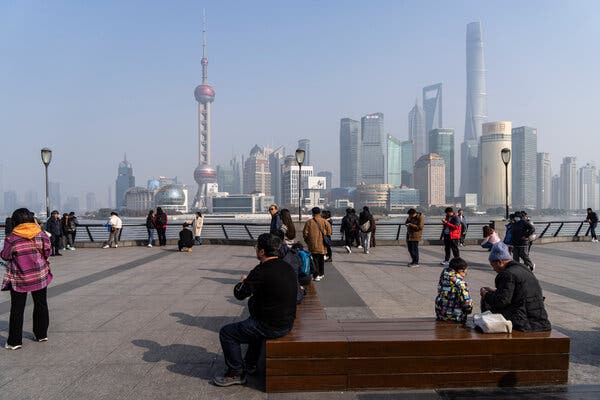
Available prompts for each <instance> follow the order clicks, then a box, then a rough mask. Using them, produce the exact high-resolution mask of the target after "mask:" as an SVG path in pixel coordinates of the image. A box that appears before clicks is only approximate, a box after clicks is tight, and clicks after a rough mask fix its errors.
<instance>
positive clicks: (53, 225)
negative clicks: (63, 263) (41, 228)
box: [46, 210, 62, 256]
mask: <svg viewBox="0 0 600 400" xmlns="http://www.w3.org/2000/svg"><path fill="white" fill-rule="evenodd" d="M46 230H47V231H48V232H50V234H51V235H52V236H51V237H50V243H52V255H53V256H62V254H60V251H59V250H60V238H61V236H62V228H61V225H60V218H59V215H58V211H56V210H54V211H52V213H51V214H50V219H48V221H46Z"/></svg>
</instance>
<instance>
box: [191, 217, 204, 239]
mask: <svg viewBox="0 0 600 400" xmlns="http://www.w3.org/2000/svg"><path fill="white" fill-rule="evenodd" d="M203 226H204V217H203V216H202V213H201V212H200V211H196V216H195V217H194V221H193V222H192V232H194V242H195V243H196V244H197V245H201V244H202V227H203Z"/></svg>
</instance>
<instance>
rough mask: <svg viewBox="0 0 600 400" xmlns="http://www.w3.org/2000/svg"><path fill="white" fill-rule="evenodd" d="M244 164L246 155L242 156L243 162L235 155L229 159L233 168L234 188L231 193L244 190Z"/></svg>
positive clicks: (238, 192)
mask: <svg viewBox="0 0 600 400" xmlns="http://www.w3.org/2000/svg"><path fill="white" fill-rule="evenodd" d="M243 164H244V157H242V162H241V163H240V162H239V161H238V159H237V157H233V158H232V159H231V160H230V161H229V166H230V167H231V169H232V170H233V189H232V191H231V193H233V194H242V193H243V192H244V189H243V182H244V168H242V165H243Z"/></svg>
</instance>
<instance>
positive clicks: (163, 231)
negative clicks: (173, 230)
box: [154, 207, 169, 246]
mask: <svg viewBox="0 0 600 400" xmlns="http://www.w3.org/2000/svg"><path fill="white" fill-rule="evenodd" d="M168 222H169V217H168V216H167V214H166V213H165V212H164V211H163V209H162V208H160V207H157V208H156V218H155V219H154V225H155V226H156V233H157V235H158V245H159V246H166V245H167V223H168Z"/></svg>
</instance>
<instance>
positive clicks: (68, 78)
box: [0, 0, 600, 201]
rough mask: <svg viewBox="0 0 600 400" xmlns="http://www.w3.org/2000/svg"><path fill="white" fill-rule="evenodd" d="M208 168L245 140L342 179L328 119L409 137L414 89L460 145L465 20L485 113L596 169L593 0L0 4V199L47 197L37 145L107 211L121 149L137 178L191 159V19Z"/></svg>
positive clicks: (9, 0) (598, 57) (180, 167)
mask: <svg viewBox="0 0 600 400" xmlns="http://www.w3.org/2000/svg"><path fill="white" fill-rule="evenodd" d="M203 8H205V9H206V14H207V19H208V58H209V82H210V83H211V84H212V85H213V87H214V88H215V91H216V99H215V102H214V105H213V138H212V152H213V164H217V163H220V162H221V163H222V162H227V160H229V159H230V158H231V156H233V155H240V154H247V153H248V152H249V150H250V148H251V147H252V146H253V145H254V144H269V145H270V144H273V145H277V144H284V145H285V146H286V149H287V150H288V152H291V151H293V150H295V148H296V143H297V139H299V138H304V137H306V138H309V139H311V140H312V149H313V155H312V159H313V160H314V164H315V165H316V168H317V169H319V170H321V169H328V170H333V171H334V173H335V178H334V179H335V181H338V179H339V174H338V169H339V154H338V152H339V150H338V141H339V119H340V118H342V117H352V118H356V119H358V118H360V116H362V115H364V114H367V113H371V112H377V111H381V112H383V113H384V114H385V130H386V133H391V134H393V135H396V136H398V137H400V138H406V137H407V114H408V112H409V110H410V108H411V107H412V105H413V104H414V101H415V97H417V96H419V97H420V94H421V89H422V87H423V86H426V85H429V84H432V83H437V82H443V84H444V125H445V126H446V127H449V128H454V129H455V130H456V136H457V138H456V139H457V143H456V146H457V149H459V148H460V147H459V146H460V142H462V136H463V131H464V114H465V96H466V94H465V91H466V88H465V31H466V24H467V23H469V22H472V21H476V20H480V21H481V22H482V25H483V35H484V52H485V62H486V68H487V70H488V73H487V88H488V115H489V117H488V120H489V121H493V120H510V121H513V126H520V125H529V126H533V127H536V128H538V135H539V143H538V144H539V151H547V152H550V153H551V154H552V159H553V167H554V171H553V172H554V173H557V172H558V166H559V164H560V161H561V159H562V157H563V156H566V155H575V156H577V161H578V165H582V164H583V163H585V162H588V161H595V162H597V161H599V158H600V157H599V156H598V148H599V145H600V139H598V137H597V135H596V133H595V131H596V130H597V129H598V126H600V111H599V105H600V83H599V82H600V79H599V77H598V75H597V74H598V66H599V65H600V52H599V51H598V48H599V46H600V44H599V39H600V17H599V15H600V2H596V1H547V0H543V1H527V2H522V1H495V2H491V1H485V2H483V1H462V2H461V1H452V2H448V1H429V2H426V1H373V2H364V1H341V0H340V1H326V2H324V1H303V2H291V1H289V2H285V1H284V2H282V1H272V2H266V1H252V2H250V1H206V2H200V1H168V2H167V1H161V2H158V1H102V2H81V1H71V2H65V1H17V0H14V1H13V0H0V52H1V61H0V134H1V137H2V142H1V143H2V152H1V154H0V162H2V164H3V170H4V172H3V175H4V177H3V181H4V182H3V186H4V189H5V190H7V189H14V190H18V191H20V192H21V191H25V190H37V191H39V192H40V194H41V193H42V192H43V167H42V164H41V161H40V156H39V149H40V148H41V147H44V146H48V147H51V148H52V149H53V151H54V159H53V161H52V165H51V170H50V171H51V172H50V173H51V180H55V181H59V182H61V185H62V189H63V190H62V192H63V199H65V198H66V196H67V195H82V194H83V193H85V192H88V191H95V192H96V193H97V195H98V200H100V201H105V199H106V196H107V195H106V193H107V188H108V185H111V184H112V185H114V181H115V178H116V173H117V165H118V163H119V161H120V160H121V159H122V157H123V153H125V152H126V153H127V158H128V159H129V160H130V161H131V162H132V163H133V167H134V173H135V176H136V180H137V183H138V184H141V185H145V182H146V179H148V178H150V177H153V176H158V175H166V176H174V175H177V176H178V177H180V179H181V180H182V181H183V182H185V183H188V184H190V185H191V186H192V189H193V190H195V185H192V184H193V178H192V173H193V170H194V168H195V167H196V165H197V152H196V148H197V143H198V137H197V104H196V102H195V100H194V96H193V90H194V88H195V86H196V85H197V84H198V83H200V78H201V66H200V58H201V19H202V9H203Z"/></svg>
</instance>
